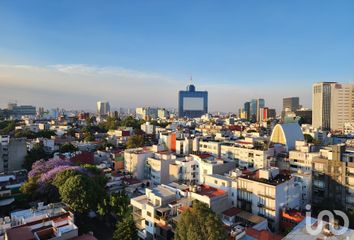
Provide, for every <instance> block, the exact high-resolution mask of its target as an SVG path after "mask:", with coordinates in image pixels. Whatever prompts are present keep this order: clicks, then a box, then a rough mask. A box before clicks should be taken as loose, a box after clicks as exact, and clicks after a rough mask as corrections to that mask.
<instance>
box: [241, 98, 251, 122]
mask: <svg viewBox="0 0 354 240" xmlns="http://www.w3.org/2000/svg"><path fill="white" fill-rule="evenodd" d="M250 104H251V103H250V102H245V104H244V106H243V111H244V112H245V118H246V119H249V118H250Z"/></svg>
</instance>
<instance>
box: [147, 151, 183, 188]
mask: <svg viewBox="0 0 354 240" xmlns="http://www.w3.org/2000/svg"><path fill="white" fill-rule="evenodd" d="M175 161H176V156H175V155H172V154H171V153H168V152H159V153H154V155H153V156H151V157H149V158H148V159H147V162H146V168H147V169H146V171H147V175H146V176H147V178H149V179H150V180H151V182H152V183H153V184H155V185H159V184H167V183H169V182H170V171H169V169H170V164H173V163H175Z"/></svg>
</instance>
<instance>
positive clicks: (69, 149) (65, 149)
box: [59, 143, 77, 153]
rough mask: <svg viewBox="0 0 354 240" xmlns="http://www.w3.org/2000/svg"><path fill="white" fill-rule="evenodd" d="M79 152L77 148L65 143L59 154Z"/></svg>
mask: <svg viewBox="0 0 354 240" xmlns="http://www.w3.org/2000/svg"><path fill="white" fill-rule="evenodd" d="M75 151H77V147H75V146H74V145H72V144H71V143H65V144H63V145H61V146H60V147H59V152H61V153H66V152H71V153H72V152H75Z"/></svg>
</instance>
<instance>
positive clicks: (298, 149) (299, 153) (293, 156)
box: [289, 141, 320, 172]
mask: <svg viewBox="0 0 354 240" xmlns="http://www.w3.org/2000/svg"><path fill="white" fill-rule="evenodd" d="M319 155H320V153H319V151H318V149H317V147H316V146H314V145H313V144H309V143H306V142H305V141H296V142H295V150H292V151H289V163H290V170H291V171H295V172H297V171H299V170H301V171H302V172H311V171H312V161H313V159H314V158H315V157H318V156H319Z"/></svg>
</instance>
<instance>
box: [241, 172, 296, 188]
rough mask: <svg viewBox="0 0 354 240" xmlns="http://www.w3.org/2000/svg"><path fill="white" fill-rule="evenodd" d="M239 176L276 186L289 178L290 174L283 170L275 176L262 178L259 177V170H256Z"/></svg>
mask: <svg viewBox="0 0 354 240" xmlns="http://www.w3.org/2000/svg"><path fill="white" fill-rule="evenodd" d="M240 178H243V179H248V180H253V181H256V182H260V183H265V184H270V185H273V186H277V185H279V184H282V183H284V182H286V181H288V180H290V179H291V178H292V177H291V175H290V174H288V173H284V172H283V173H279V174H278V175H277V176H275V177H273V178H270V179H264V178H260V177H259V170H257V171H256V172H253V173H251V174H247V175H243V176H241V177H240Z"/></svg>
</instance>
